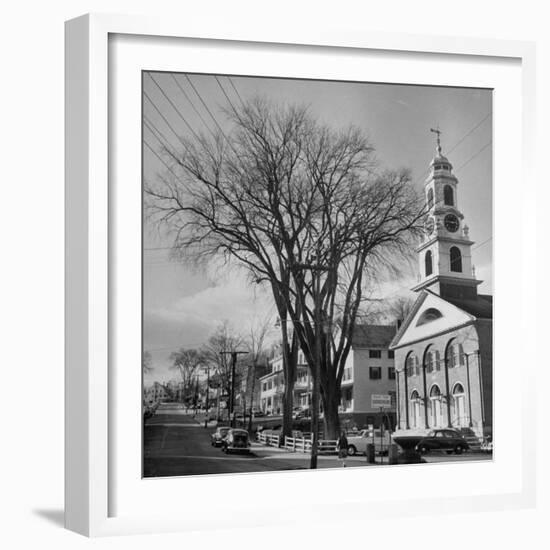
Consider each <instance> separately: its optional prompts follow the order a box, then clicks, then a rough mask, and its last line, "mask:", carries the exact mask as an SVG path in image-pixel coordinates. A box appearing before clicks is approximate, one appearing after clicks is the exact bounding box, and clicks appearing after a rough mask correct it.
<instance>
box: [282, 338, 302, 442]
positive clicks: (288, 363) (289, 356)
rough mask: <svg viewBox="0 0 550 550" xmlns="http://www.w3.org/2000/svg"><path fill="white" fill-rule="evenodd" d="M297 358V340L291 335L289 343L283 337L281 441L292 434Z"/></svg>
mask: <svg viewBox="0 0 550 550" xmlns="http://www.w3.org/2000/svg"><path fill="white" fill-rule="evenodd" d="M297 360H298V342H297V340H296V338H294V337H292V339H291V343H290V344H289V343H288V338H283V373H284V383H285V390H284V393H283V428H282V433H281V441H282V442H284V440H285V437H291V436H292V409H293V408H294V383H295V382H296V371H297Z"/></svg>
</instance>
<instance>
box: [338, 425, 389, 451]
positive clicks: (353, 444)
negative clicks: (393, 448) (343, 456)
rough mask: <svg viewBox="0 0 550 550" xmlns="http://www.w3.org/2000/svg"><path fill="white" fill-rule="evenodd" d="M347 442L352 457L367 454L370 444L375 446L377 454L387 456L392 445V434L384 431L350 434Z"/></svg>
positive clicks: (365, 431) (364, 431) (363, 431)
mask: <svg viewBox="0 0 550 550" xmlns="http://www.w3.org/2000/svg"><path fill="white" fill-rule="evenodd" d="M347 440H348V455H350V456H354V455H356V454H357V453H360V454H365V453H366V451H367V445H368V444H369V443H370V444H374V448H375V452H377V453H378V454H386V453H387V452H388V448H389V445H390V432H389V431H388V430H384V433H382V432H381V431H380V430H379V429H375V430H361V431H360V432H358V433H357V434H348V435H347Z"/></svg>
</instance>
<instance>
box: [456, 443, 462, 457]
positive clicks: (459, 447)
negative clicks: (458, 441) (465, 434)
mask: <svg viewBox="0 0 550 550" xmlns="http://www.w3.org/2000/svg"><path fill="white" fill-rule="evenodd" d="M462 451H464V447H463V446H462V445H457V446H456V447H455V453H456V454H457V455H461V454H462Z"/></svg>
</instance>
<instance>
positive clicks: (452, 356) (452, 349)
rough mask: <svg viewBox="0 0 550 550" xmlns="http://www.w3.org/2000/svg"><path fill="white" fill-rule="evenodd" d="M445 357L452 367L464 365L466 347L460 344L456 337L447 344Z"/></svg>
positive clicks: (448, 364)
mask: <svg viewBox="0 0 550 550" xmlns="http://www.w3.org/2000/svg"><path fill="white" fill-rule="evenodd" d="M445 359H446V361H447V366H448V367H449V368H450V369H452V368H454V367H460V366H462V365H464V349H463V347H462V344H459V343H458V342H457V341H456V339H455V338H453V339H452V340H451V341H450V342H449V343H448V344H447V348H446V349H445Z"/></svg>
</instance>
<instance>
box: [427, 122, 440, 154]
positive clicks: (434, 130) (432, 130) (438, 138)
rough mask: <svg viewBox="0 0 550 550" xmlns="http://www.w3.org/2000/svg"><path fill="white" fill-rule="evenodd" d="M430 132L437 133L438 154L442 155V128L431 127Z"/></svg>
mask: <svg viewBox="0 0 550 550" xmlns="http://www.w3.org/2000/svg"><path fill="white" fill-rule="evenodd" d="M430 132H433V133H434V134H437V156H441V130H440V129H439V126H438V127H437V129H434V128H430Z"/></svg>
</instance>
